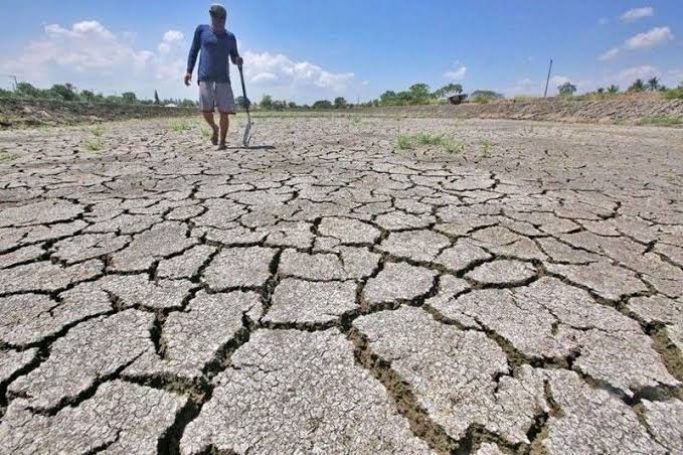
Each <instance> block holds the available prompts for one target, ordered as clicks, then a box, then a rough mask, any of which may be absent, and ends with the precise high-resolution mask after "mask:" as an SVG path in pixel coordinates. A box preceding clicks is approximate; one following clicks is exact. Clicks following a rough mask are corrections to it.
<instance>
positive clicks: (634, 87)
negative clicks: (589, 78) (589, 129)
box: [557, 77, 683, 99]
mask: <svg viewBox="0 0 683 455" xmlns="http://www.w3.org/2000/svg"><path fill="white" fill-rule="evenodd" d="M557 90H558V92H559V93H560V96H573V95H574V93H576V85H574V84H572V83H571V82H565V83H564V84H562V85H560V86H559V87H557ZM642 92H660V93H664V95H665V97H666V98H670V99H681V98H683V82H681V83H680V84H678V87H676V88H669V87H667V86H666V85H663V84H662V83H661V81H660V80H659V78H658V77H653V78H652V79H649V80H647V81H645V80H643V79H640V78H639V79H636V80H635V81H633V83H632V84H631V85H630V86H629V87H628V88H627V89H626V91H625V92H622V91H621V88H620V87H619V86H618V85H614V84H612V85H610V86H609V87H598V88H597V89H596V90H595V91H594V92H592V94H598V95H617V94H619V93H642ZM589 94H590V93H589Z"/></svg>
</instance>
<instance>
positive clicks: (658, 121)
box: [639, 115, 683, 126]
mask: <svg viewBox="0 0 683 455" xmlns="http://www.w3.org/2000/svg"><path fill="white" fill-rule="evenodd" d="M639 124H641V125H654V126H678V125H683V118H681V117H677V116H675V115H654V116H652V117H646V118H644V119H642V120H641V121H640V122H639Z"/></svg>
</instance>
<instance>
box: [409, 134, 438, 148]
mask: <svg viewBox="0 0 683 455" xmlns="http://www.w3.org/2000/svg"><path fill="white" fill-rule="evenodd" d="M414 138H415V140H416V141H417V143H418V144H420V145H442V144H443V143H444V141H445V140H446V139H444V137H443V135H439V136H437V135H430V134H425V133H418V134H416V135H415V136H414Z"/></svg>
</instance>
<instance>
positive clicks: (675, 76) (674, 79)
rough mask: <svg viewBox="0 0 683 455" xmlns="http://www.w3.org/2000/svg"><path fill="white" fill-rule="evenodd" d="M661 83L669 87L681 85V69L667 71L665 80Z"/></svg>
mask: <svg viewBox="0 0 683 455" xmlns="http://www.w3.org/2000/svg"><path fill="white" fill-rule="evenodd" d="M663 82H664V83H665V84H666V85H670V86H671V87H677V86H678V85H679V84H681V85H683V69H674V70H669V71H667V72H666V79H665V80H664V81H663Z"/></svg>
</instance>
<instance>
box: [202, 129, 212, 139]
mask: <svg viewBox="0 0 683 455" xmlns="http://www.w3.org/2000/svg"><path fill="white" fill-rule="evenodd" d="M212 134H213V131H211V130H207V129H206V128H202V138H203V139H210V138H211V135H212Z"/></svg>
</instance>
